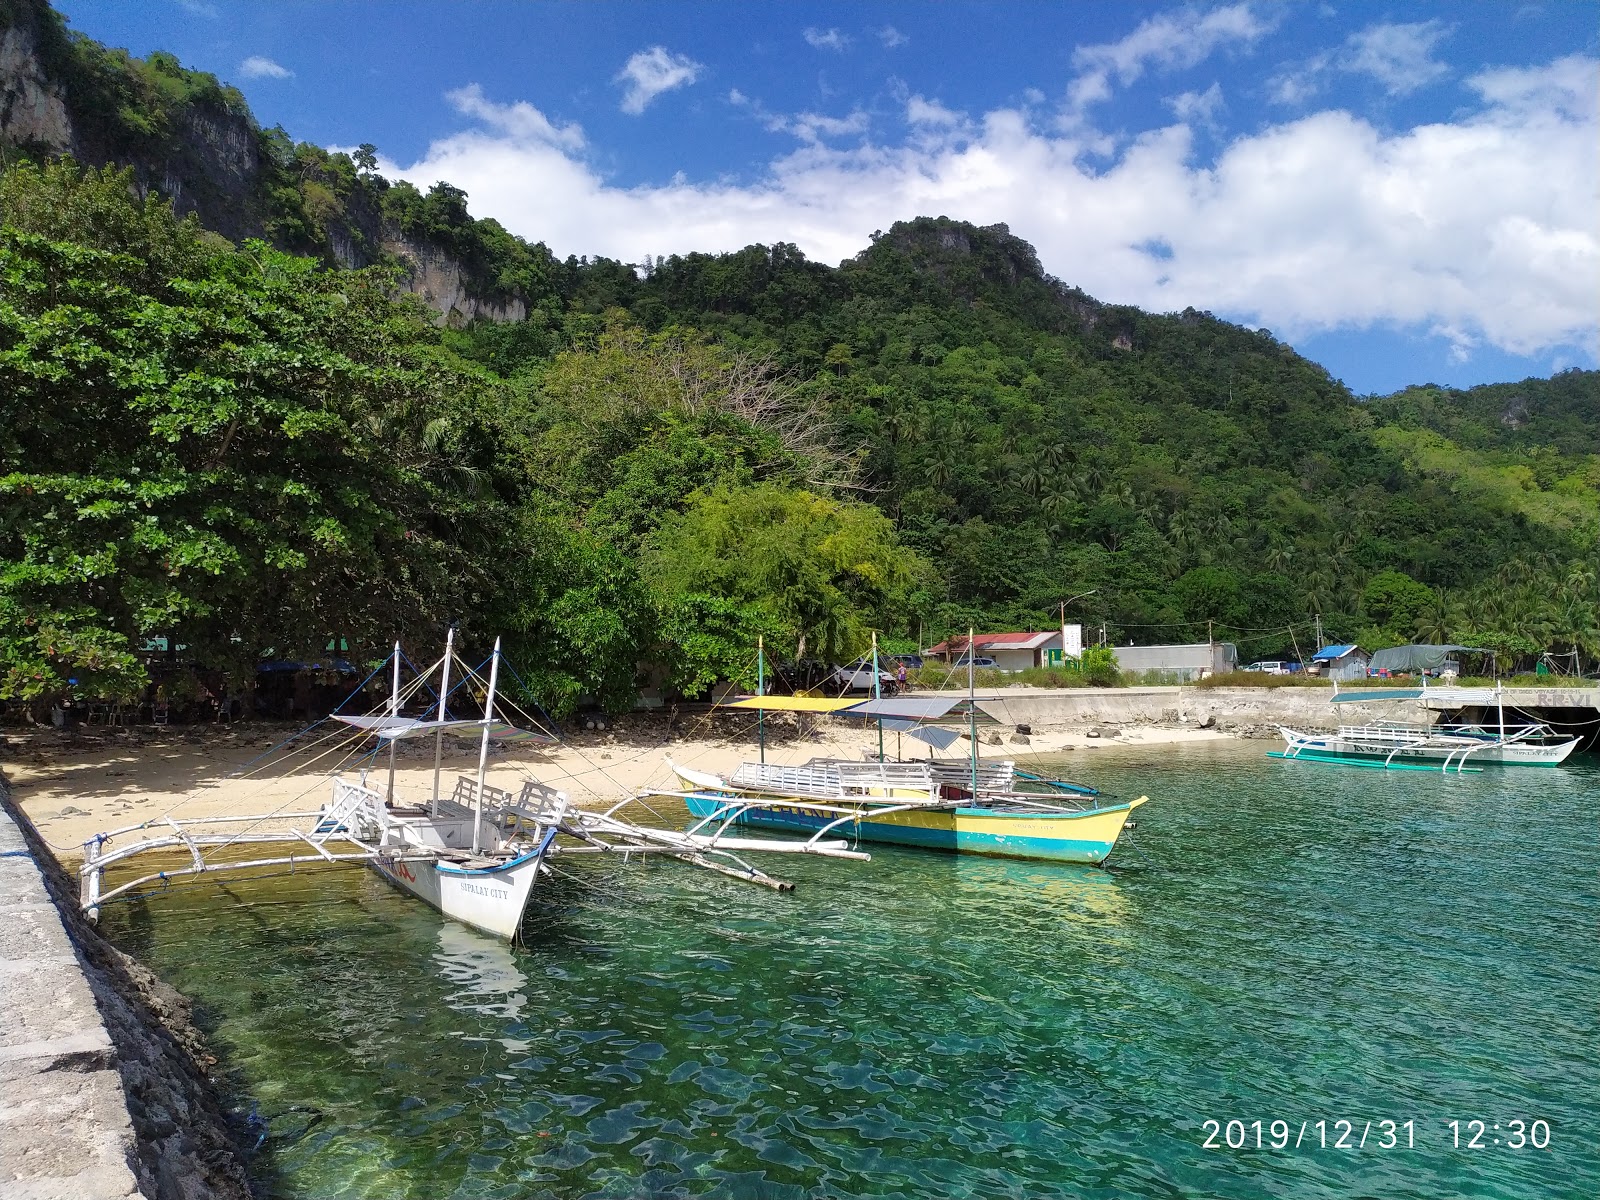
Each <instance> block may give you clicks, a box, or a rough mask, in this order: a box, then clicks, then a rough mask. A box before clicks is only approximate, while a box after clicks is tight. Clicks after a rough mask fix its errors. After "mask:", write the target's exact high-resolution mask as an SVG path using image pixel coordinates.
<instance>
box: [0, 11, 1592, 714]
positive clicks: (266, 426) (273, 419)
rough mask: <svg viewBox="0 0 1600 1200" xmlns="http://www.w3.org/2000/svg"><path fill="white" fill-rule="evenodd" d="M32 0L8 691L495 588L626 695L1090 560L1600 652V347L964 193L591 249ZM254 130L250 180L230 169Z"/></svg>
mask: <svg viewBox="0 0 1600 1200" xmlns="http://www.w3.org/2000/svg"><path fill="white" fill-rule="evenodd" d="M19 31H21V32H19ZM52 31H53V32H52ZM0 37H4V38H5V39H6V40H5V42H4V45H5V46H6V47H7V54H6V55H4V56H0V60H3V61H4V62H6V63H9V64H11V65H12V68H13V69H12V70H11V71H10V73H9V74H4V73H0V144H3V145H6V146H9V149H8V150H7V151H6V159H5V162H6V163H7V169H6V171H5V173H4V175H3V176H0V271H3V272H4V273H3V274H0V278H4V279H5V280H6V281H7V282H6V283H5V284H4V285H3V286H4V289H5V292H4V294H3V295H0V419H3V420H0V424H3V426H4V428H5V429H6V433H5V434H3V435H0V492H3V493H5V494H6V495H7V496H8V497H9V499H8V503H7V505H6V506H5V508H4V510H3V512H0V695H11V696H15V697H23V698H34V697H46V696H49V695H52V694H58V693H59V692H60V691H62V690H64V689H66V688H68V687H77V688H79V689H80V690H81V689H82V688H85V687H90V686H93V687H97V688H99V689H101V690H107V691H116V690H124V691H125V690H127V689H129V688H132V687H136V686H138V685H139V684H140V682H141V681H142V680H144V679H145V678H146V667H145V665H144V664H143V663H142V661H141V659H140V656H139V655H138V654H137V653H136V652H135V649H134V648H135V647H136V646H137V645H138V643H139V642H140V641H141V640H142V639H143V638H145V637H148V636H151V635H156V634H168V633H171V634H174V635H175V636H176V635H177V634H180V633H181V635H182V640H184V641H185V642H186V643H187V644H189V645H191V646H192V647H194V653H195V654H196V656H197V657H198V658H199V659H200V661H202V662H204V663H206V664H208V666H210V667H211V668H212V669H214V670H216V671H220V672H224V673H226V674H229V675H232V676H233V677H235V678H244V677H246V676H248V673H249V671H250V667H251V664H252V663H253V661H254V656H255V655H256V654H258V653H259V652H260V651H261V650H264V649H267V648H269V647H270V648H273V649H275V650H277V651H279V652H292V651H294V650H296V649H297V648H300V647H305V648H315V647H319V646H320V645H321V644H322V643H323V642H324V641H325V640H326V637H327V636H328V634H329V633H330V632H337V633H338V634H340V635H342V636H348V637H350V638H351V640H352V642H353V644H357V645H360V646H362V647H364V648H365V650H371V649H374V648H376V647H380V646H383V645H386V644H387V642H388V640H389V639H390V638H391V637H392V636H393V634H394V633H395V632H396V631H397V630H398V631H399V632H400V633H401V634H402V635H403V636H405V637H407V638H408V639H409V638H413V637H415V638H428V639H432V638H433V637H435V636H436V634H437V632H438V630H439V628H440V627H441V625H442V623H443V622H444V621H445V620H446V619H450V618H460V619H461V620H463V622H464V623H465V627H466V629H467V631H468V634H469V636H470V637H472V638H476V639H478V640H482V639H483V638H485V637H487V636H489V632H490V631H491V630H492V631H495V632H499V631H502V630H503V631H506V632H507V633H508V636H509V637H510V638H511V640H512V642H513V644H514V648H515V647H516V646H519V645H520V648H521V649H522V650H523V651H524V652H525V657H524V661H529V662H536V663H537V664H538V665H537V666H536V667H535V668H534V670H533V672H532V675H531V677H530V678H529V679H528V680H527V685H528V687H529V689H530V691H531V692H532V693H534V694H537V695H538V696H539V697H540V698H541V699H542V700H544V701H546V702H548V703H550V704H551V705H552V706H553V707H555V708H557V709H570V708H571V707H572V706H574V705H576V704H578V703H580V702H581V701H582V700H583V699H584V698H585V697H588V698H591V699H593V700H595V701H597V702H599V703H601V704H603V705H604V706H606V707H609V708H619V707H622V706H625V705H626V704H628V703H630V702H631V701H632V699H633V696H634V695H635V694H636V692H637V689H638V688H639V687H641V686H651V687H658V688H661V689H663V690H665V691H669V692H672V691H675V692H680V693H683V694H689V695H696V694H701V693H703V691H704V689H705V688H707V687H708V686H709V685H710V684H711V683H713V682H715V681H716V680H718V679H721V678H732V679H735V680H737V681H740V682H750V681H749V680H748V679H746V676H748V675H749V674H750V671H751V669H752V667H753V660H752V656H751V653H750V647H751V646H752V645H753V643H754V641H755V639H756V637H757V636H764V637H766V638H767V641H768V644H769V646H771V647H774V648H775V650H776V651H777V652H778V653H779V654H780V655H781V654H787V655H790V656H805V657H809V656H813V655H815V656H822V657H834V658H837V657H843V656H847V655H851V654H854V653H857V652H859V651H860V649H861V648H862V646H863V644H864V641H865V638H866V634H867V631H868V630H869V629H877V630H879V631H880V633H882V634H883V635H884V636H885V638H886V639H888V643H886V644H893V645H894V646H896V647H899V648H909V647H910V646H912V645H914V644H917V643H919V642H920V643H921V644H924V645H926V644H931V643H932V642H933V641H936V640H938V639H939V638H940V637H943V636H944V635H946V634H948V633H950V632H956V631H964V630H965V628H966V627H967V626H968V625H969V624H974V625H978V626H980V627H987V628H996V627H1007V628H1022V627H1042V628H1049V627H1050V626H1051V625H1052V624H1053V623H1054V621H1055V620H1056V619H1057V612H1058V610H1057V605H1058V604H1059V603H1060V602H1061V601H1063V600H1066V599H1067V598H1068V597H1072V596H1078V595H1079V594H1081V593H1088V596H1086V597H1084V598H1083V599H1081V600H1079V601H1078V602H1077V603H1076V604H1075V605H1074V606H1073V608H1072V610H1071V611H1070V613H1069V616H1071V617H1072V618H1073V619H1079V620H1083V621H1085V622H1086V623H1088V624H1090V625H1093V626H1100V625H1102V624H1103V625H1104V627H1105V629H1106V635H1107V637H1108V638H1109V639H1110V640H1113V641H1128V640H1137V641H1140V642H1159V641H1181V640H1189V639H1192V638H1196V637H1204V636H1206V634H1207V631H1208V629H1209V630H1211V631H1212V632H1214V633H1215V635H1216V636H1218V637H1219V638H1224V639H1227V640H1233V641H1236V642H1238V643H1239V645H1240V648H1241V654H1242V655H1243V656H1244V657H1246V658H1247V659H1248V658H1255V657H1276V656H1280V655H1282V654H1293V653H1294V652H1296V651H1297V650H1299V651H1302V652H1308V646H1307V643H1308V642H1309V640H1310V637H1311V632H1310V628H1309V626H1310V622H1311V620H1312V618H1313V617H1314V616H1318V615H1320V616H1321V617H1322V620H1323V626H1324V629H1325V630H1326V631H1327V633H1328V634H1329V635H1330V636H1331V637H1333V638H1348V639H1350V640H1359V641H1361V642H1362V643H1363V644H1364V645H1366V646H1368V648H1369V649H1370V648H1376V647H1377V646H1379V645H1383V644H1393V643H1395V642H1398V641H1403V640H1410V639H1412V638H1423V639H1428V640H1462V641H1468V642H1470V643H1471V644H1474V645H1492V646H1495V647H1497V648H1498V649H1500V650H1501V651H1503V652H1504V653H1505V654H1506V655H1509V656H1510V657H1511V658H1518V657H1520V658H1521V659H1522V660H1523V661H1524V662H1527V661H1531V657H1532V656H1533V655H1534V654H1536V653H1537V652H1538V651H1540V650H1543V649H1546V648H1551V649H1557V650H1568V649H1577V650H1578V651H1579V652H1580V653H1581V654H1582V655H1584V656H1585V657H1586V658H1590V659H1592V658H1593V657H1595V656H1597V655H1600V631H1597V628H1596V627H1597V625H1600V617H1597V591H1596V558H1595V548H1596V543H1597V538H1600V373H1597V372H1593V371H1587V372H1586V371H1568V372H1564V373H1562V374H1560V375H1558V376H1556V377H1555V378H1553V379H1548V380H1545V379H1530V380H1525V381H1523V382H1522V383H1519V384H1496V385H1490V386H1487V387H1482V388H1473V389H1468V390H1465V391H1450V390H1447V389H1441V388H1438V387H1435V386H1432V385H1426V386H1421V387H1414V388H1408V389H1405V390H1404V391H1402V392H1399V393H1396V394H1395V395H1393V396H1387V397H1365V398H1358V397H1355V396H1352V395H1351V394H1350V393H1349V391H1348V390H1347V389H1346V388H1345V387H1344V386H1343V385H1342V384H1340V383H1339V382H1337V381H1336V380H1334V379H1332V378H1331V377H1330V376H1329V375H1328V373H1327V372H1326V371H1325V370H1324V369H1323V368H1321V367H1320V366H1318V365H1317V364H1315V363H1312V362H1310V361H1308V360H1307V359H1305V358H1303V357H1302V356H1300V355H1298V354H1296V353H1295V352H1294V351H1293V350H1292V348H1290V347H1288V346H1286V345H1283V344H1282V343H1280V342H1278V341H1277V340H1276V339H1275V338H1274V337H1273V336H1272V335H1271V334H1270V333H1269V332H1267V331H1265V330H1249V329H1245V328H1241V327H1239V326H1237V325H1233V324H1230V323H1228V322H1225V321H1221V320H1218V319H1217V318H1215V317H1213V316H1211V315H1210V314H1208V313H1203V312H1197V311H1194V310H1188V311H1185V312H1183V313H1180V314H1164V315H1162V314H1150V313H1145V312H1142V311H1140V310H1138V309H1135V308H1129V307H1124V306H1115V305H1107V304H1103V303H1100V302H1099V301H1096V300H1094V299H1093V298H1091V297H1089V296H1087V295H1086V294H1084V293H1083V292H1082V291H1080V290H1078V289H1076V288H1073V287H1071V286H1069V285H1067V284H1065V283H1063V282H1061V281H1060V280H1056V279H1053V278H1051V277H1050V276H1049V275H1048V274H1046V273H1045V272H1044V271H1043V269H1042V268H1041V266H1040V263H1039V261H1038V257H1037V255H1036V254H1035V252H1034V250H1033V248H1032V247H1031V246H1029V245H1028V244H1027V243H1026V242H1025V241H1023V240H1021V239H1019V238H1017V237H1015V236H1014V235H1012V234H1011V233H1010V231H1009V230H1008V229H1007V228H1006V227H1005V226H1003V225H997V226H990V227H985V228H979V227H975V226H972V225H969V224H966V223H963V222H959V221H953V220H949V219H946V218H942V217H940V218H929V217H923V218H918V219H916V220H911V221H905V222H900V223H897V224H896V225H894V226H893V227H892V228H891V229H889V230H888V231H886V232H881V233H879V234H876V235H874V236H873V238H872V240H871V244H870V245H868V246H867V247H865V248H864V249H863V250H862V251H861V252H860V253H859V254H858V255H856V256H855V257H854V258H852V259H850V260H847V261H846V262H844V263H842V264H840V265H839V266H837V267H830V266H827V265H824V264H819V263H813V262H810V261H808V260H807V259H806V258H805V257H804V255H803V254H801V253H800V251H799V250H798V249H797V248H795V247H794V246H791V245H786V244H778V245H774V246H770V247H763V246H752V247H748V248H746V249H744V250H741V251H737V252H734V253H728V254H685V255H671V256H668V257H666V258H664V259H661V260H647V261H646V263H644V264H643V265H642V266H637V267H636V266H631V265H628V264H623V263H618V262H615V261H613V260H607V259H593V260H589V259H576V258H568V259H566V260H564V261H563V260H558V259H556V258H555V257H554V256H553V255H551V254H550V253H549V251H548V250H547V249H546V248H545V247H544V246H543V245H539V244H530V243H527V242H525V241H523V240H521V239H518V238H515V237H513V236H512V235H510V234H509V233H507V232H506V231H505V230H504V229H503V228H502V227H500V226H499V225H498V224H497V223H495V222H492V221H482V220H476V219H474V218H473V217H472V216H471V214H470V211H469V209H468V207H467V197H466V196H465V195H464V194H463V193H461V192H460V191H459V190H457V189H455V188H452V187H450V186H449V185H448V184H445V183H440V184H438V185H436V186H435V187H434V188H433V189H431V190H430V191H429V192H428V193H422V192H420V191H418V190H417V189H415V188H411V187H410V186H409V185H404V184H393V185H391V184H389V183H388V182H387V181H385V180H383V179H382V178H381V177H379V176H377V175H376V174H375V173H374V172H373V171H372V170H371V169H370V163H368V164H366V165H364V166H358V165H357V164H356V163H354V162H353V161H352V160H351V159H350V158H349V157H348V156H345V155H330V154H328V153H327V152H325V151H322V150H320V149H319V148H317V147H312V146H307V145H305V144H302V145H300V146H294V145H293V144H292V143H290V141H289V139H288V138H287V135H283V134H282V133H281V131H262V130H260V129H259V127H258V126H257V125H256V124H255V123H254V121H253V119H252V118H250V117H249V113H248V109H247V108H246V107H245V106H244V105H243V101H242V99H241V98H238V95H237V93H235V92H232V91H231V89H227V88H224V87H223V86H222V85H220V84H218V83H217V81H216V80H214V79H212V78H211V77H209V76H200V75H197V74H195V73H192V72H185V71H184V70H183V68H182V67H181V66H179V65H178V64H177V63H176V61H175V60H169V59H167V58H166V57H165V56H152V57H151V59H149V60H146V61H144V62H142V63H141V62H139V61H138V60H132V59H129V58H128V57H127V56H126V55H122V54H121V53H120V52H116V51H107V50H105V49H104V48H103V47H99V46H97V45H96V44H95V43H93V42H92V41H90V40H89V39H85V38H81V37H79V36H77V35H68V34H67V33H66V32H65V30H64V26H63V25H62V23H61V22H60V20H59V18H57V17H56V16H55V14H53V13H52V12H50V11H49V10H48V9H46V8H44V7H43V6H42V5H41V4H38V3H35V2H33V0H0ZM52 39H54V40H52ZM18 64H20V65H18ZM85 80H88V82H85ZM85 97H92V98H94V99H93V100H92V103H91V100H88V99H85ZM107 97H112V98H120V99H118V101H117V102H118V104H119V105H120V107H117V108H115V110H114V111H112V109H111V108H110V107H108V106H109V103H110V102H109V101H108V100H107V99H106V98H107ZM96 106H99V107H96ZM91 110H92V111H91ZM95 112H98V113H99V114H100V115H99V118H98V124H96V123H95V120H92V119H91V117H93V115H94V113H95ZM107 114H109V115H107ZM197 130H198V131H200V132H201V134H203V136H198V137H193V136H192V135H195V134H196V131H197ZM206 131H209V132H206ZM219 131H222V132H219ZM227 131H231V132H227ZM22 134H28V135H29V136H21V135H22ZM96 138H99V139H100V140H99V141H96V140H95V139H96ZM218 147H222V148H225V149H226V148H229V147H231V148H232V150H231V151H230V152H236V158H237V161H238V162H239V163H242V164H244V167H241V170H240V171H239V172H236V174H235V176H233V177H228V176H226V175H225V174H215V179H218V180H224V181H225V180H226V179H228V178H233V179H234V181H235V182H234V183H233V184H230V185H228V186H227V187H221V188H220V190H218V189H214V190H213V191H212V192H210V193H207V192H205V191H204V190H203V189H198V188H196V187H194V186H191V185H190V183H188V182H186V181H185V179H184V177H183V171H185V170H190V169H198V168H196V167H195V164H196V163H199V164H201V165H202V166H203V165H204V163H205V162H207V161H209V159H208V158H207V155H213V154H214V153H220V152H221V151H220V150H218ZM63 153H70V154H72V155H75V156H77V157H79V158H81V159H82V160H83V161H87V162H94V163H110V164H120V165H121V166H122V167H124V168H125V172H126V173H124V174H122V175H117V174H111V173H98V172H85V171H82V170H80V169H79V168H77V167H76V166H74V165H72V164H71V163H70V162H67V161H57V160H58V158H59V156H60V155H62V154H63ZM186 155H187V156H188V157H187V158H186V157H185V156H186ZM252 155H253V156H254V157H253V158H252ZM34 163H47V164H49V163H53V164H54V165H48V166H43V167H41V166H36V165H32V164H34ZM186 163H188V164H189V165H188V166H185V164H186ZM251 163H253V164H254V165H253V166H251V165H250V164H251ZM245 168H248V169H245ZM241 181H242V182H241ZM163 197H165V199H164V198H163ZM169 201H170V202H171V203H170V205H169V203H168V202H169ZM174 209H176V210H177V212H174V211H173V210H174ZM184 213H187V214H188V216H187V217H186V218H184V217H182V214H184ZM202 224H204V225H205V226H207V227H209V228H211V229H213V230H216V231H217V232H221V233H223V234H225V235H226V236H227V237H228V238H229V241H228V242H223V241H221V240H220V239H218V238H216V237H215V236H214V235H212V234H208V233H205V232H203V230H202V228H201V226H202ZM252 238H264V239H266V240H265V241H259V240H251V239H252ZM408 293H409V294H408ZM72 678H76V679H78V680H79V682H78V683H77V684H75V685H73V684H69V683H68V682H67V681H68V680H69V679H72ZM90 681H93V682H92V684H91V682H90Z"/></svg>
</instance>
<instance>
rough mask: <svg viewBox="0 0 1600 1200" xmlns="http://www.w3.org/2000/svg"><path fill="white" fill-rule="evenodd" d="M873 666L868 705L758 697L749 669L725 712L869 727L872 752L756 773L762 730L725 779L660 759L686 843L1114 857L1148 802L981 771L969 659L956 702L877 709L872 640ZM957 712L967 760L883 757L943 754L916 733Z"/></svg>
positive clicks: (1006, 765)
mask: <svg viewBox="0 0 1600 1200" xmlns="http://www.w3.org/2000/svg"><path fill="white" fill-rule="evenodd" d="M759 654H760V649H759V647H758V655H759ZM872 657H873V677H874V680H875V683H874V688H873V691H874V696H873V698H872V699H871V700H867V701H860V700H851V699H845V698H838V699H833V698H826V697H815V696H768V695H765V694H764V692H765V686H764V684H765V669H764V668H765V662H764V659H763V658H760V657H758V663H759V664H760V666H759V668H758V685H757V691H758V694H757V695H755V696H747V697H744V698H742V699H739V700H735V701H733V702H732V703H731V704H730V705H729V707H732V708H740V709H754V710H755V711H756V712H757V713H758V714H759V716H758V720H761V721H764V720H765V714H766V713H767V712H769V711H773V710H777V711H787V712H809V713H831V714H835V715H838V716H844V717H857V718H865V719H868V720H874V721H876V722H877V725H878V751H877V753H876V754H873V753H870V752H869V753H868V754H867V756H866V759H865V761H856V760H850V759H836V758H815V759H812V760H811V761H810V762H808V763H806V764H805V765H803V766H798V767H785V766H777V765H774V764H771V763H768V762H766V761H765V757H766V740H765V729H764V725H763V727H762V735H761V752H762V760H761V761H759V762H746V763H742V764H741V765H740V766H739V767H738V768H737V769H736V770H735V771H734V772H733V774H732V775H731V776H730V777H728V778H726V779H724V778H723V777H721V776H719V775H714V774H711V773H709V772H705V771H698V770H694V769H692V768H689V767H685V766H681V765H679V764H677V763H674V762H673V761H672V760H671V759H668V760H667V765H668V766H669V767H670V768H671V769H672V771H673V773H674V774H676V775H677V777H678V779H679V780H680V781H681V782H682V783H683V784H684V785H685V788H686V790H685V791H683V792H679V793H675V794H676V795H679V796H681V797H682V798H683V801H684V803H685V804H686V805H687V806H688V809H689V814H690V815H691V816H692V817H695V818H697V822H696V824H694V825H693V826H691V828H690V830H689V832H690V834H691V835H700V834H702V833H703V832H705V831H714V833H715V834H717V835H721V834H723V833H725V832H726V831H727V830H728V829H730V828H732V827H734V826H737V825H748V826H756V827H760V828H766V829H776V830H783V831H785V832H788V833H801V834H806V835H808V836H809V839H810V840H809V841H808V842H807V843H806V844H807V845H812V844H822V842H823V840H824V839H826V838H830V837H836V836H838V835H841V834H843V835H846V836H848V837H849V838H850V839H852V840H853V841H855V842H863V841H867V842H888V843H893V844H896V845H902V846H918V847H922V848H924V849H930V850H946V851H954V852H956V853H961V854H988V855H997V856H1002V857H1006V858H1029V859H1044V860H1048V861H1053V862H1066V863H1084V864H1090V865H1097V864H1099V863H1103V862H1104V861H1105V860H1106V858H1107V856H1109V855H1110V853H1111V851H1112V850H1113V849H1114V848H1115V847H1116V844H1117V839H1118V837H1120V836H1121V834H1122V831H1123V829H1124V827H1125V826H1126V825H1127V824H1128V819H1129V817H1131V816H1132V815H1133V811H1134V810H1135V809H1136V808H1138V807H1139V806H1140V805H1142V804H1145V803H1147V802H1148V800H1149V797H1147V796H1140V797H1139V798H1138V799H1136V800H1128V801H1122V802H1117V801H1108V800H1107V798H1106V797H1104V796H1102V795H1101V794H1100V793H1099V792H1097V791H1096V790H1095V789H1093V788H1089V787H1084V786H1083V785H1082V784H1077V783H1071V782H1068V781H1066V780H1059V779H1044V778H1041V777H1039V776H1036V775H1031V774H1028V773H1027V772H1023V771H1018V770H1017V769H1016V765H1015V763H1012V762H1009V761H1003V760H1002V761H989V762H980V761H979V758H978V730H977V719H978V718H977V706H976V699H977V697H976V694H975V692H974V689H973V674H972V663H971V662H970V656H969V662H968V664H967V695H966V696H965V697H961V696H959V695H957V696H951V695H948V694H946V695H943V696H923V697H893V698H888V699H885V698H884V697H883V695H882V690H881V687H880V686H879V685H878V684H877V683H876V680H877V679H878V671H877V657H878V656H877V639H876V637H874V638H873V655H872ZM963 702H965V704H966V716H967V720H968V731H967V736H968V738H969V739H970V742H971V748H972V749H971V756H970V759H968V760H959V759H936V758H932V757H930V758H928V759H926V760H912V761H906V762H899V761H895V760H893V759H890V758H889V757H888V755H887V754H886V753H885V752H884V747H883V733H884V730H885V729H886V728H888V729H891V730H894V731H895V732H897V733H902V732H903V733H909V734H910V736H912V737H914V738H918V739H920V740H922V741H925V742H927V743H928V744H929V745H930V746H932V747H934V748H936V749H947V748H948V747H949V746H951V745H953V744H954V743H955V742H956V741H957V740H958V739H959V735H958V734H956V733H954V732H953V731H951V730H948V729H944V728H941V727H939V726H930V725H926V724H924V722H927V721H934V720H939V719H941V718H943V717H945V716H947V715H949V714H950V713H951V712H953V711H954V710H955V709H957V707H958V706H960V705H961V704H962V703H963Z"/></svg>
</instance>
